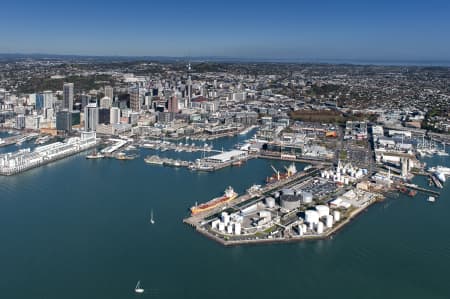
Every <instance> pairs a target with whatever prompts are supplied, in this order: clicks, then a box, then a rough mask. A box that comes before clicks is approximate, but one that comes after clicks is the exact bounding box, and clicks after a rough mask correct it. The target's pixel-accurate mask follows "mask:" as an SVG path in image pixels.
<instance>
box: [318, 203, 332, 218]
mask: <svg viewBox="0 0 450 299" xmlns="http://www.w3.org/2000/svg"><path fill="white" fill-rule="evenodd" d="M316 210H317V212H319V218H321V217H323V216H326V215H328V214H330V208H329V207H328V206H325V205H318V206H316Z"/></svg>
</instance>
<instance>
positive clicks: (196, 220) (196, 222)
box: [183, 167, 322, 229]
mask: <svg viewBox="0 0 450 299" xmlns="http://www.w3.org/2000/svg"><path fill="white" fill-rule="evenodd" d="M321 169H322V167H315V168H310V169H309V170H308V171H307V172H299V173H297V174H295V175H293V176H292V177H290V178H287V179H284V180H280V181H278V182H275V183H272V184H268V185H266V186H264V187H262V189H261V190H260V193H261V194H265V193H268V192H271V191H273V190H276V189H280V188H282V187H284V186H287V185H290V184H292V183H297V182H298V181H300V180H303V179H306V178H309V177H310V176H311V175H316V174H318V173H319V172H320V170H321ZM255 197H256V196H255V195H250V194H244V195H241V196H239V197H237V198H236V199H234V200H232V201H230V202H228V203H226V204H224V205H221V206H218V207H216V208H214V209H212V210H210V211H205V212H203V213H199V214H197V215H191V216H190V217H188V218H185V219H184V220H183V222H184V223H187V224H189V225H191V226H193V227H196V228H197V229H199V228H200V226H201V223H202V222H203V219H205V218H208V217H210V216H212V215H214V214H217V213H219V212H220V211H222V210H224V209H227V208H230V207H233V206H236V205H238V204H241V203H243V202H246V201H249V200H250V199H253V198H255Z"/></svg>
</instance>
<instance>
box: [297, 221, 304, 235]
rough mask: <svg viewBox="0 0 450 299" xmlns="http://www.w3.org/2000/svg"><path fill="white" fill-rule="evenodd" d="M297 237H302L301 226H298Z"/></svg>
mask: <svg viewBox="0 0 450 299" xmlns="http://www.w3.org/2000/svg"><path fill="white" fill-rule="evenodd" d="M297 229H298V235H299V236H300V237H301V236H303V226H302V225H301V224H299V225H298V228H297Z"/></svg>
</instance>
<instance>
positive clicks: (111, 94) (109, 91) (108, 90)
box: [105, 86, 114, 101]
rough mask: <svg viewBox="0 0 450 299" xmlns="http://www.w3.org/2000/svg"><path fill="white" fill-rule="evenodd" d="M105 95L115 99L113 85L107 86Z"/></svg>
mask: <svg viewBox="0 0 450 299" xmlns="http://www.w3.org/2000/svg"><path fill="white" fill-rule="evenodd" d="M105 97H108V98H110V99H111V101H112V100H114V89H113V88H112V87H111V86H105Z"/></svg>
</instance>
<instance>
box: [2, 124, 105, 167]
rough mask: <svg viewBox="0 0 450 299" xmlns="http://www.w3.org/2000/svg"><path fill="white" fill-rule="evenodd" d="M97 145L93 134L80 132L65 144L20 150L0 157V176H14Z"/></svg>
mask: <svg viewBox="0 0 450 299" xmlns="http://www.w3.org/2000/svg"><path fill="white" fill-rule="evenodd" d="M96 144H97V139H96V134H95V132H82V133H81V136H80V137H72V138H69V139H68V140H67V141H66V142H54V143H51V144H47V145H42V146H38V147H36V148H35V149H34V150H33V151H31V149H30V148H26V149H20V150H18V151H17V152H13V153H6V154H2V155H0V175H14V174H17V173H20V172H23V171H26V170H28V169H31V168H33V167H38V166H40V165H44V164H47V163H50V162H52V161H55V160H58V159H61V158H64V157H68V156H71V155H74V154H76V153H79V152H81V151H84V150H86V149H89V148H91V147H93V146H95V145H96Z"/></svg>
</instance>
